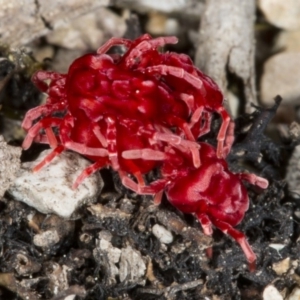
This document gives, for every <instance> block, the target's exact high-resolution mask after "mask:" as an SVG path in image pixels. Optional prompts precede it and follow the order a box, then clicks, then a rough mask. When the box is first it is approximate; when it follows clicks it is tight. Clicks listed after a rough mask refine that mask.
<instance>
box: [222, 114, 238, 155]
mask: <svg viewBox="0 0 300 300" xmlns="http://www.w3.org/2000/svg"><path fill="white" fill-rule="evenodd" d="M234 128H235V123H234V121H232V120H231V121H230V123H229V125H228V129H227V134H226V137H225V141H224V150H223V153H224V158H225V157H226V156H227V155H228V154H229V152H230V150H231V147H232V145H233V142H234Z"/></svg>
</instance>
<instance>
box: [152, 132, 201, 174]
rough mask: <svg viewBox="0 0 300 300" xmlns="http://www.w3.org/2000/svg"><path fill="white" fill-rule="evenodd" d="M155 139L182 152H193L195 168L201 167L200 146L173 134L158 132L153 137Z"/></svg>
mask: <svg viewBox="0 0 300 300" xmlns="http://www.w3.org/2000/svg"><path fill="white" fill-rule="evenodd" d="M153 139H154V140H157V141H163V142H167V143H168V144H170V145H172V146H173V147H175V148H177V149H179V150H180V151H182V152H191V154H192V158H193V164H194V166H195V168H199V167H200V165H201V161H200V154H199V148H200V145H199V144H198V143H196V142H193V141H187V140H184V139H182V138H181V137H180V136H177V135H174V134H171V133H160V132H156V133H155V134H154V135H153Z"/></svg>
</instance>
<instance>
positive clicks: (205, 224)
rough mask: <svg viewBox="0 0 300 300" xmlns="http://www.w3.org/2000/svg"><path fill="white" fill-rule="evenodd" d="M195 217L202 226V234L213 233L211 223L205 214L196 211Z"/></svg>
mask: <svg viewBox="0 0 300 300" xmlns="http://www.w3.org/2000/svg"><path fill="white" fill-rule="evenodd" d="M197 218H198V220H199V222H200V224H201V226H202V229H203V232H204V234H206V235H212V234H213V230H212V223H211V221H210V219H209V217H208V216H207V215H206V214H203V213H198V214H197Z"/></svg>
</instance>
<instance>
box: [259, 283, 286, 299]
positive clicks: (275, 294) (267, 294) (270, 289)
mask: <svg viewBox="0 0 300 300" xmlns="http://www.w3.org/2000/svg"><path fill="white" fill-rule="evenodd" d="M263 299H264V300H283V297H282V295H281V294H280V293H279V291H278V290H277V289H276V287H275V286H274V285H268V286H267V287H266V288H265V289H264V291H263Z"/></svg>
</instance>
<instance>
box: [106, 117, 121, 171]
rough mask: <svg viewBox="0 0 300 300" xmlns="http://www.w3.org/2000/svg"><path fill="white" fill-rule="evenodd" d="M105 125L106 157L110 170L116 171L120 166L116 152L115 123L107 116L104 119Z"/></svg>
mask: <svg viewBox="0 0 300 300" xmlns="http://www.w3.org/2000/svg"><path fill="white" fill-rule="evenodd" d="M106 123H107V129H106V140H107V151H108V156H109V159H110V161H111V166H112V168H113V169H114V170H116V171H117V170H119V169H120V164H119V160H118V150H117V129H116V121H115V119H114V118H112V117H110V116H108V117H106Z"/></svg>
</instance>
